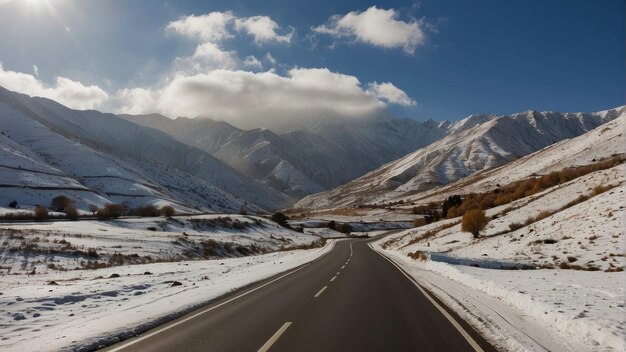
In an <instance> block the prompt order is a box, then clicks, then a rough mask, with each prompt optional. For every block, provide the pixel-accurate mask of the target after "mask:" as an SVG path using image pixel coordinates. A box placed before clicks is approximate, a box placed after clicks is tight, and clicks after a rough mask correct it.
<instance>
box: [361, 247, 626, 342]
mask: <svg viewBox="0 0 626 352" xmlns="http://www.w3.org/2000/svg"><path fill="white" fill-rule="evenodd" d="M373 248H374V249H376V250H377V251H380V252H383V253H384V254H385V255H386V256H388V257H390V258H391V259H393V260H394V261H395V262H396V263H397V264H398V265H400V266H401V267H402V268H403V269H404V270H406V271H407V272H408V273H409V274H411V275H412V276H413V277H414V278H415V279H416V280H417V281H418V282H419V283H420V284H421V285H423V286H425V287H426V288H427V289H429V290H430V291H432V292H433V293H434V294H435V295H436V296H437V297H438V298H440V299H441V300H442V301H444V302H445V303H446V304H447V305H448V306H449V307H450V308H452V309H454V310H455V311H457V313H459V314H460V315H461V316H462V317H463V318H464V319H466V320H468V322H470V323H471V324H472V325H473V326H475V327H476V328H477V329H478V330H479V331H481V332H482V333H483V334H485V336H487V337H488V338H489V339H490V340H491V341H492V342H493V343H494V344H495V345H496V347H501V348H504V349H506V350H513V351H524V350H532V351H537V350H572V351H574V350H575V351H624V350H626V342H625V340H624V328H626V319H625V317H626V310H625V309H624V297H625V295H626V292H625V288H624V287H626V286H625V283H626V273H624V272H618V273H605V272H588V271H572V270H569V271H565V270H516V271H512V270H494V269H483V268H474V267H469V266H455V265H450V264H446V263H441V262H432V261H425V262H420V261H416V260H413V259H411V258H409V257H407V256H405V255H403V254H401V253H398V252H396V251H390V250H383V249H382V248H381V247H380V243H376V244H374V245H373Z"/></svg>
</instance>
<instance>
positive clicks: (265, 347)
mask: <svg viewBox="0 0 626 352" xmlns="http://www.w3.org/2000/svg"><path fill="white" fill-rule="evenodd" d="M289 325H291V322H290V321H288V322H286V323H285V324H283V326H281V327H280V329H278V331H276V333H275V334H274V335H273V336H272V337H271V338H270V339H269V340H267V342H266V343H265V344H264V345H263V346H261V348H259V352H266V351H268V350H269V349H270V347H272V345H273V344H274V343H275V342H276V340H278V338H279V337H280V335H282V334H283V333H284V332H285V330H287V328H288V327H289Z"/></svg>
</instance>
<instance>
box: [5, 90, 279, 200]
mask: <svg viewBox="0 0 626 352" xmlns="http://www.w3.org/2000/svg"><path fill="white" fill-rule="evenodd" d="M0 121H1V123H0V133H2V135H3V137H2V138H1V139H0V143H2V144H1V146H2V150H3V153H6V154H7V158H3V159H2V161H1V162H0V164H2V166H3V167H0V171H1V172H2V176H1V177H3V178H4V179H5V180H7V182H2V183H3V188H4V189H6V191H3V192H2V196H1V199H0V202H1V203H0V206H6V204H8V203H9V202H11V201H13V200H16V201H18V203H20V204H23V205H25V207H29V206H33V205H35V204H43V205H47V204H49V202H50V199H52V198H53V197H54V196H56V195H59V193H60V192H73V193H71V194H69V195H70V196H72V197H71V198H73V199H74V200H75V201H77V202H78V203H77V206H78V207H79V208H81V209H86V207H87V205H89V204H93V205H101V204H103V203H104V202H116V203H124V204H126V205H128V206H130V207H136V206H138V205H142V204H146V203H151V204H152V203H154V204H165V203H169V204H172V205H174V206H175V207H177V208H178V209H179V210H191V209H198V210H208V211H211V210H212V211H225V210H229V211H234V210H237V209H239V207H240V206H241V205H243V204H244V202H246V201H247V202H248V203H249V207H250V209H255V206H254V205H255V204H256V205H261V206H262V207H266V208H280V207H283V206H284V205H286V204H288V202H289V198H288V197H287V196H285V195H282V194H280V192H276V191H275V190H272V189H270V188H269V187H267V186H264V185H262V184H261V183H258V182H256V181H253V180H251V179H248V178H247V177H245V176H243V175H241V174H239V173H238V172H237V171H235V170H233V169H232V168H230V167H229V166H227V165H224V164H223V163H222V162H220V161H218V160H217V159H215V158H213V157H212V156H211V155H209V154H208V153H205V152H203V151H201V150H199V149H196V148H192V147H189V146H187V145H185V144H183V143H180V142H178V141H176V140H174V139H173V138H171V137H169V136H168V135H166V134H164V133H161V132H159V131H156V130H153V129H148V128H145V127H141V126H138V125H135V124H132V123H129V122H127V121H125V120H123V119H120V118H118V117H117V116H115V115H112V114H102V113H99V112H96V111H76V110H71V109H68V108H65V107H64V106H62V105H59V104H57V103H55V102H53V101H51V100H47V99H42V98H30V97H28V96H25V95H22V94H18V93H13V92H10V91H7V90H4V89H1V88H0ZM9 155H10V157H9ZM16 163H20V164H21V167H22V169H17V170H16V169H15V168H11V167H12V165H13V164H16ZM70 184H71V186H67V185H70ZM16 187H26V188H16ZM224 189H227V191H225V190H224ZM25 191H26V192H25ZM76 192H78V193H76ZM233 194H234V195H233Z"/></svg>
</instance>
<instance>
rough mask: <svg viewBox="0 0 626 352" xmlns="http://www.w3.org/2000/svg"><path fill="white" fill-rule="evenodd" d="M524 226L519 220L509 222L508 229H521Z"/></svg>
mask: <svg viewBox="0 0 626 352" xmlns="http://www.w3.org/2000/svg"><path fill="white" fill-rule="evenodd" d="M524 226H525V225H524V224H521V223H519V222H512V223H510V224H509V230H511V231H515V230H518V229H521V228H522V227H524Z"/></svg>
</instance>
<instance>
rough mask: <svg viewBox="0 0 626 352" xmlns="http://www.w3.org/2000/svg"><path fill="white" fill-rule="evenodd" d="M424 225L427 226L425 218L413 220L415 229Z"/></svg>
mask: <svg viewBox="0 0 626 352" xmlns="http://www.w3.org/2000/svg"><path fill="white" fill-rule="evenodd" d="M424 225H426V219H424V218H417V219H415V220H413V227H420V226H424Z"/></svg>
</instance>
